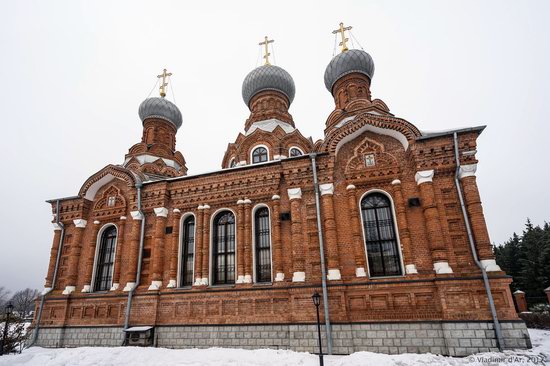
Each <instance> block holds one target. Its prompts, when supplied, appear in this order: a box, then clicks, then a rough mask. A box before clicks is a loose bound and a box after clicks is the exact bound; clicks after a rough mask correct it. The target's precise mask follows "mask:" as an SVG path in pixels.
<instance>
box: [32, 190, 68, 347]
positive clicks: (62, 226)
mask: <svg viewBox="0 0 550 366" xmlns="http://www.w3.org/2000/svg"><path fill="white" fill-rule="evenodd" d="M55 223H56V225H57V226H59V227H61V236H60V237H59V245H58V246H57V256H56V258H55V266H54V269H53V279H52V287H51V288H50V289H49V290H48V291H44V292H43V293H42V297H41V298H40V305H39V306H38V316H37V317H36V328H35V329H34V333H33V336H32V341H31V343H30V344H29V345H28V346H26V347H25V348H30V347H32V346H33V345H34V344H35V343H36V340H37V339H38V332H39V330H40V320H41V319H42V310H43V309H44V302H45V298H46V295H47V294H49V293H50V291H52V290H53V289H55V282H56V281H57V268H58V267H59V261H60V259H61V252H62V250H63V240H64V238H65V225H63V223H62V222H61V221H59V200H57V203H56V209H55ZM44 290H46V289H44Z"/></svg>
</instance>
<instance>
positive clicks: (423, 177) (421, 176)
mask: <svg viewBox="0 0 550 366" xmlns="http://www.w3.org/2000/svg"><path fill="white" fill-rule="evenodd" d="M433 178H434V170H433V169H431V170H421V171H418V172H416V174H415V175H414V180H416V184H417V185H421V184H422V183H427V182H431V181H432V180H433Z"/></svg>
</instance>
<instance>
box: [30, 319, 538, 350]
mask: <svg viewBox="0 0 550 366" xmlns="http://www.w3.org/2000/svg"><path fill="white" fill-rule="evenodd" d="M501 326H502V332H503V336H504V339H505V344H506V348H508V349H517V348H519V349H526V348H531V341H530V338H529V333H528V332H527V328H526V326H525V323H523V322H522V321H514V322H502V323H501ZM324 336H325V334H324V327H323V329H322V337H323V345H324V347H326V342H325V339H324ZM332 336H333V353H335V354H350V353H353V352H359V351H370V352H379V353H388V354H397V353H427V352H430V353H434V354H443V355H450V356H466V355H470V354H473V353H478V352H489V351H498V349H497V346H496V339H495V332H494V330H493V324H492V323H490V322H410V323H363V324H333V325H332ZM123 340H124V334H123V332H122V328H119V327H70V328H69V327H67V328H64V329H63V328H41V329H40V333H39V337H38V340H37V342H36V345H37V346H42V347H79V346H120V345H122V342H123ZM155 344H156V345H157V346H158V347H166V348H194V347H198V348H208V347H226V348H245V349H256V348H275V349H279V348H280V349H291V350H294V351H300V352H310V353H315V352H318V348H317V327H316V325H311V324H307V325H288V324H285V325H272V324H268V325H212V326H202V325H201V326H157V327H155ZM325 350H326V348H325Z"/></svg>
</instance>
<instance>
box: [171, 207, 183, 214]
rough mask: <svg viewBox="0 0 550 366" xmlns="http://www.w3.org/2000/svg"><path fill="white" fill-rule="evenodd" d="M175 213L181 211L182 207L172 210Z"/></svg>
mask: <svg viewBox="0 0 550 366" xmlns="http://www.w3.org/2000/svg"><path fill="white" fill-rule="evenodd" d="M172 212H173V213H181V211H180V209H179V208H175V209H173V210H172Z"/></svg>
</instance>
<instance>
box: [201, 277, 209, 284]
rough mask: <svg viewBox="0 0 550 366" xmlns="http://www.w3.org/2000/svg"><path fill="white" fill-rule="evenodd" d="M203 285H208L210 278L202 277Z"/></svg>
mask: <svg viewBox="0 0 550 366" xmlns="http://www.w3.org/2000/svg"><path fill="white" fill-rule="evenodd" d="M201 285H203V286H208V278H206V277H203V278H202V279H201Z"/></svg>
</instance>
